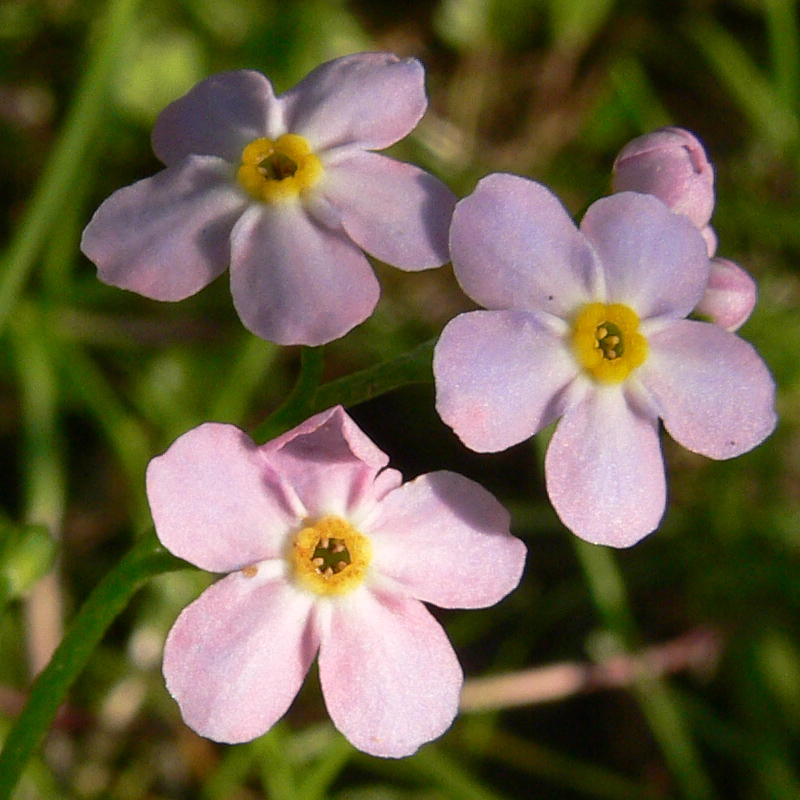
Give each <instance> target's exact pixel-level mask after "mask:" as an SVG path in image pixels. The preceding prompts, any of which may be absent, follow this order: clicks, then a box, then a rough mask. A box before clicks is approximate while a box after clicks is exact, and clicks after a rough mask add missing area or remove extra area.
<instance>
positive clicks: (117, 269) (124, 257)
mask: <svg viewBox="0 0 800 800" xmlns="http://www.w3.org/2000/svg"><path fill="white" fill-rule="evenodd" d="M246 205H247V201H246V200H245V199H244V197H243V196H242V195H241V193H240V192H238V191H237V190H236V189H235V188H234V186H233V184H232V183H231V176H230V171H229V167H228V165H227V164H225V162H223V161H220V159H218V158H211V157H208V156H202V157H201V156H192V157H190V158H188V159H187V160H186V161H185V162H183V163H182V164H181V165H180V166H177V167H172V168H169V169H165V170H163V171H162V172H159V173H158V174H156V175H154V176H153V177H152V178H145V179H144V180H141V181H138V182H137V183H134V184H133V185H131V186H126V187H125V188H123V189H119V190H118V191H116V192H114V194H112V195H111V197H109V198H108V199H107V200H106V201H105V202H104V203H103V204H102V205H101V206H100V208H98V209H97V211H95V213H94V216H93V217H92V219H91V221H90V222H89V224H88V225H87V226H86V228H85V230H84V232H83V238H82V239H81V250H82V251H83V253H84V254H85V255H86V256H87V257H88V258H89V259H91V261H93V262H94V263H95V264H96V265H97V271H98V272H97V274H98V277H99V278H100V280H101V281H103V282H104V283H107V284H110V285H111V286H119V287H120V288H122V289H129V290H130V291H132V292H137V293H138V294H141V295H144V296H145V297H150V298H153V299H154V300H183V299H184V298H186V297H189V296H190V295H193V294H195V293H196V292H199V291H200V289H202V288H203V287H204V286H206V285H208V284H209V283H211V281H212V280H214V278H216V277H217V276H218V275H220V274H221V273H222V272H223V271H224V270H225V268H226V267H227V266H228V260H229V252H230V234H231V229H232V228H233V225H234V223H235V222H236V220H237V219H238V217H239V216H240V215H241V214H242V211H243V210H244V209H245V207H246Z"/></svg>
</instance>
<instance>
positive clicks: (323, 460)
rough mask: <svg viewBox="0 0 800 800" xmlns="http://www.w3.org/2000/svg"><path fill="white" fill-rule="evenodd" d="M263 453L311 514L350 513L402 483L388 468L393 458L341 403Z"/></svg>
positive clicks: (295, 429)
mask: <svg viewBox="0 0 800 800" xmlns="http://www.w3.org/2000/svg"><path fill="white" fill-rule="evenodd" d="M261 451H262V453H263V454H264V456H265V458H266V459H267V460H268V461H269V463H270V465H271V466H272V467H273V468H274V470H275V471H276V472H277V473H278V474H279V475H281V477H282V478H283V479H284V480H285V481H286V483H287V484H288V485H289V486H291V487H292V489H293V490H294V491H295V492H296V493H297V495H298V497H300V498H301V499H302V501H303V503H304V505H305V507H306V508H307V509H308V513H309V515H311V516H322V515H324V514H337V515H339V516H343V517H350V516H351V515H352V514H353V512H354V511H355V510H356V509H357V508H358V507H359V506H361V505H362V504H364V503H365V502H368V501H369V500H372V501H373V502H377V501H378V500H380V499H382V497H383V496H384V495H385V494H386V492H388V491H390V490H391V489H394V488H395V487H396V486H399V485H400V480H401V479H400V475H399V473H398V472H396V471H395V470H387V469H384V468H385V467H386V465H387V464H388V463H389V457H388V456H387V455H386V454H385V453H384V452H383V451H381V450H379V449H378V447H376V446H375V444H374V443H373V442H372V440H371V439H369V438H368V437H367V436H366V435H365V434H364V433H363V432H362V431H361V430H360V428H359V427H358V426H357V425H356V424H355V422H353V420H352V419H351V418H350V417H349V416H348V414H347V412H346V411H345V410H344V409H343V408H342V407H341V406H336V407H335V408H330V409H328V410H327V411H323V412H321V413H320V414H315V415H314V416H313V417H311V418H310V419H308V420H306V421H305V422H304V423H303V424H302V425H298V426H297V427H296V428H293V429H292V430H291V431H289V432H288V433H285V434H283V435H282V436H279V437H277V438H276V439H273V440H272V441H270V442H267V443H266V444H265V445H264V446H263V447H262V448H261ZM376 481H377V483H376Z"/></svg>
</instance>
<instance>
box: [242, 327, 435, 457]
mask: <svg viewBox="0 0 800 800" xmlns="http://www.w3.org/2000/svg"><path fill="white" fill-rule="evenodd" d="M434 343H435V340H434V339H431V340H429V341H427V342H424V343H423V344H421V345H419V346H417V347H415V348H414V349H413V350H411V351H409V352H408V353H403V354H402V355H400V356H397V357H396V358H393V359H390V360H389V361H384V362H383V363H381V364H376V365H375V366H374V367H368V368H367V369H363V370H360V371H359V372H354V373H353V374H352V375H346V376H345V377H343V378H338V379H337V380H334V381H329V382H328V383H323V384H322V385H321V386H320V385H319V378H318V377H317V378H316V381H317V383H316V384H314V383H313V378H312V376H306V375H304V372H305V370H306V369H309V370H310V369H311V366H310V365H308V366H307V365H306V363H305V362H304V364H303V367H302V369H301V372H300V377H299V378H298V381H297V385H296V386H295V388H294V389H293V390H292V393H291V394H290V395H289V397H288V398H287V400H286V402H284V404H283V405H282V406H281V407H280V408H278V409H277V410H276V411H274V412H273V413H272V414H271V415H270V416H269V417H268V418H267V419H266V420H265V421H264V422H262V423H261V425H259V426H258V427H257V428H256V429H255V431H253V439H254V440H255V441H256V442H257V443H262V442H266V441H268V440H269V439H272V438H274V437H275V436H278V435H279V434H281V433H283V432H284V431H287V430H289V428H291V427H293V426H294V425H297V424H298V423H300V422H302V421H303V420H304V419H306V417H309V416H311V415H312V414H316V413H318V412H319V411H324V410H325V409H326V408H330V407H331V406H335V405H342V406H345V407H348V408H349V407H351V406H355V405H358V404H359V403H365V402H366V401H367V400H372V399H373V398H374V397H378V396H380V395H382V394H386V393H387V392H391V391H392V390H394V389H399V388H400V387H401V386H407V385H408V384H412V383H429V382H430V381H432V380H433V375H432V373H431V359H432V357H433V345H434ZM305 352H306V351H304V353H305ZM312 352H316V350H315V351H312ZM314 357H315V358H316V356H314ZM309 358H310V356H309ZM319 358H321V356H319ZM318 368H319V372H318V373H315V374H316V375H317V376H318V375H319V374H321V371H322V367H321V364H320V365H319V367H318ZM312 386H313V388H311V387H312Z"/></svg>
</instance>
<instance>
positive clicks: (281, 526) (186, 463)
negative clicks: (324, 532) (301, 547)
mask: <svg viewBox="0 0 800 800" xmlns="http://www.w3.org/2000/svg"><path fill="white" fill-rule="evenodd" d="M147 498H148V500H149V502H150V510H151V512H152V514H153V522H154V523H155V526H156V532H157V534H158V538H159V539H160V540H161V543H162V544H163V545H164V547H166V548H167V550H169V551H170V552H171V553H173V554H174V555H176V556H178V557H179V558H183V559H185V560H186V561H189V562H190V563H192V564H195V565H196V566H198V567H201V568H202V569H207V570H209V571H211V572H232V571H233V570H237V569H241V568H242V567H245V566H248V565H250V564H254V563H256V562H259V561H263V560H264V559H267V558H275V557H279V556H280V555H281V554H282V551H283V546H284V543H285V535H286V533H287V531H288V529H289V527H290V526H291V525H292V524H294V523H295V522H296V521H297V519H298V516H299V515H298V513H297V511H296V510H293V508H292V505H291V503H292V498H291V497H289V496H288V495H287V494H286V490H285V489H284V487H283V483H282V481H281V479H279V478H278V477H277V474H276V473H274V472H273V470H272V469H271V468H270V466H269V464H268V463H267V462H266V460H265V459H264V457H263V455H261V454H260V453H259V452H258V449H257V448H256V446H255V445H254V444H253V442H252V440H251V439H250V437H249V436H247V434H246V433H244V432H242V431H240V430H239V429H238V428H236V427H234V426H233V425H223V424H220V423H214V422H209V423H205V424H203V425H200V426H199V427H198V428H194V429H193V430H190V431H188V432H187V433H184V434H183V436H181V437H179V438H178V439H176V440H175V442H173V444H172V445H171V446H170V448H169V449H168V450H167V451H166V452H165V453H164V454H163V455H160V456H157V457H156V458H154V459H153V460H152V461H151V462H150V464H149V465H148V467H147ZM295 503H296V501H295Z"/></svg>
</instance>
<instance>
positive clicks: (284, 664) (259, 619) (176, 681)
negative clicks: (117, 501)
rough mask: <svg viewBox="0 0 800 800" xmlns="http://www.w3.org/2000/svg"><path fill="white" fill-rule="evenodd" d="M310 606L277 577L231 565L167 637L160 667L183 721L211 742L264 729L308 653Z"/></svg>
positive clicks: (296, 684)
mask: <svg viewBox="0 0 800 800" xmlns="http://www.w3.org/2000/svg"><path fill="white" fill-rule="evenodd" d="M312 605H313V598H312V597H311V596H310V595H306V594H303V593H300V592H297V591H295V590H294V589H292V588H291V587H289V586H288V585H287V584H286V583H284V582H283V581H272V582H267V581H263V580H261V579H260V577H259V576H258V575H256V576H255V577H253V578H247V577H245V576H244V575H243V574H242V573H240V572H237V573H234V574H233V575H229V576H228V577H226V578H223V579H222V580H220V581H218V582H217V583H215V584H214V585H213V586H211V587H210V588H208V589H206V591H205V592H203V594H202V595H200V597H199V598H198V599H197V600H195V602H194V603H192V604H191V605H189V606H187V607H186V608H185V609H184V610H183V611H182V612H181V614H180V616H179V617H178V619H177V620H176V622H175V624H174V625H173V627H172V630H171V631H170V633H169V636H168V637H167V641H166V644H165V645H164V667H163V668H164V677H165V678H166V682H167V690H168V691H169V693H170V694H171V695H172V696H173V697H174V698H175V700H176V701H177V702H178V705H179V706H180V709H181V715H182V716H183V719H184V721H185V722H186V724H187V725H188V726H189V727H190V728H192V730H194V731H196V732H197V733H199V734H200V735H201V736H205V737H207V738H208V739H213V740H214V741H216V742H228V743H235V742H247V741H250V740H252V739H255V738H256V737H257V736H261V734H263V733H266V732H267V731H268V730H269V729H270V728H271V727H272V726H273V725H274V724H275V723H276V722H277V721H278V720H279V719H280V718H281V717H282V716H283V715H284V714H285V713H286V710H287V709H288V708H289V706H290V705H291V703H292V700H294V698H295V696H296V695H297V692H298V690H299V689H300V685H301V684H302V682H303V678H304V677H305V675H306V673H307V672H308V668H309V667H310V665H311V662H312V661H313V660H314V655H315V654H316V650H317V645H318V643H317V640H316V636H315V635H314V634H313V632H312V630H311V626H309V625H308V620H309V617H310V614H311V608H312Z"/></svg>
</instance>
